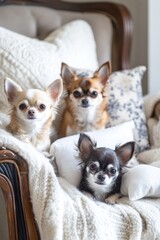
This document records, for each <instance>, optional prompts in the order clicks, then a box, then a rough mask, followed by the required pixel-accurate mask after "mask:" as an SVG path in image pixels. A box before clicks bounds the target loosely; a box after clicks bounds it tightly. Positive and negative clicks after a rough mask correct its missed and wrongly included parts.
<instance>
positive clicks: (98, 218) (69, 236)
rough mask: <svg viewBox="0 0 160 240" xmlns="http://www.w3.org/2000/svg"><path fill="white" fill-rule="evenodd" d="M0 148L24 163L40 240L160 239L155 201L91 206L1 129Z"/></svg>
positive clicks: (42, 160)
mask: <svg viewBox="0 0 160 240" xmlns="http://www.w3.org/2000/svg"><path fill="white" fill-rule="evenodd" d="M0 144H1V145H4V146H5V147H8V148H9V149H13V150H14V151H16V152H17V153H18V154H19V155H20V156H22V157H23V158H24V159H25V160H26V161H27V163H28V167H29V187H30V197H31V202H32V205H33V211H34V215H35V219H36V221H37V224H38V228H39V231H40V235H41V239H43V240H73V239H74V240H79V239H81V240H82V239H83V240H88V239H90V240H106V239H107V240H113V239H114V240H128V239H132V240H140V239H142V240H150V239H160V227H159V224H160V214H159V212H160V200H159V199H157V200H149V199H146V200H140V201H135V202H129V201H128V198H122V199H120V201H119V204H116V205H114V206H111V205H108V204H105V203H101V202H95V201H94V200H92V199H90V198H88V197H87V196H85V195H84V194H83V193H81V192H79V191H78V190H77V188H76V187H74V186H73V185H70V184H69V183H68V182H67V181H65V180H64V179H63V178H59V179H57V177H56V176H55V174H54V171H53V168H52V166H51V164H50V163H49V162H48V160H46V159H45V157H44V156H43V155H42V154H41V153H39V152H37V151H36V150H35V149H34V148H33V147H32V146H31V145H29V144H27V143H23V142H21V141H20V140H18V139H16V138H14V137H13V136H11V135H9V133H7V132H5V131H4V130H1V129H0ZM64 164H65V159H64ZM144 223H145V224H144Z"/></svg>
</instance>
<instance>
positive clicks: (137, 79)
mask: <svg viewBox="0 0 160 240" xmlns="http://www.w3.org/2000/svg"><path fill="white" fill-rule="evenodd" d="M145 71H146V67H144V66H139V67H136V68H134V69H131V70H125V71H117V72H114V73H112V74H111V76H110V84H109V102H108V111H109V114H110V123H109V125H108V126H107V127H109V126H115V125H117V124H120V123H123V122H126V121H129V120H133V121H134V123H135V141H136V150H137V151H138V152H140V151H143V150H145V149H147V148H148V147H149V141H148V130H147V125H146V118H145V114H144V106H143V94H142V85H141V80H142V78H143V74H144V73H145Z"/></svg>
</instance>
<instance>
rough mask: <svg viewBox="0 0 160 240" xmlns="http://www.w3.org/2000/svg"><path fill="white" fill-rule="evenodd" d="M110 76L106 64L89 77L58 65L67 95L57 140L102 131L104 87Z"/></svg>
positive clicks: (104, 105) (104, 111) (103, 124)
mask: <svg viewBox="0 0 160 240" xmlns="http://www.w3.org/2000/svg"><path fill="white" fill-rule="evenodd" d="M110 74H111V64H110V62H106V63H104V64H103V65H102V66H100V68H99V69H98V70H97V71H95V72H94V73H92V75H91V76H89V74H88V72H87V71H86V72H80V73H78V72H77V71H76V69H74V68H71V67H70V66H68V65H67V64H65V63H62V67H61V77H62V79H63V85H64V89H65V90H66V92H67V94H66V95H67V96H66V109H65V111H64V115H63V119H62V124H61V130H60V133H59V136H60V137H64V136H67V135H73V134H77V133H81V132H87V131H92V130H98V129H102V128H105V126H106V124H107V123H108V121H109V116H108V113H107V86H108V78H109V76H110Z"/></svg>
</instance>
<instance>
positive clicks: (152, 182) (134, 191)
mask: <svg viewBox="0 0 160 240" xmlns="http://www.w3.org/2000/svg"><path fill="white" fill-rule="evenodd" d="M121 193H122V194H123V195H127V196H128V197H129V199H130V200H131V201H135V200H138V199H141V198H143V197H160V169H159V168H158V167H154V166H151V165H145V164H140V165H138V166H135V167H133V168H131V169H130V170H128V171H127V172H126V173H125V174H124V175H123V176H122V184H121Z"/></svg>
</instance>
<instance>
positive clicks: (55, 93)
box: [46, 79, 63, 101]
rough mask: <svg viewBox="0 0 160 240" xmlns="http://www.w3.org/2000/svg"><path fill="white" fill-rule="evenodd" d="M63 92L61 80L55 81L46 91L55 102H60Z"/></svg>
mask: <svg viewBox="0 0 160 240" xmlns="http://www.w3.org/2000/svg"><path fill="white" fill-rule="evenodd" d="M62 91H63V83H62V80H61V79H56V80H55V81H53V82H52V83H51V84H50V85H49V86H48V87H47V89H46V92H48V93H49V94H50V96H51V97H52V99H53V100H54V101H56V100H58V98H59V97H60V96H61V94H62Z"/></svg>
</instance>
